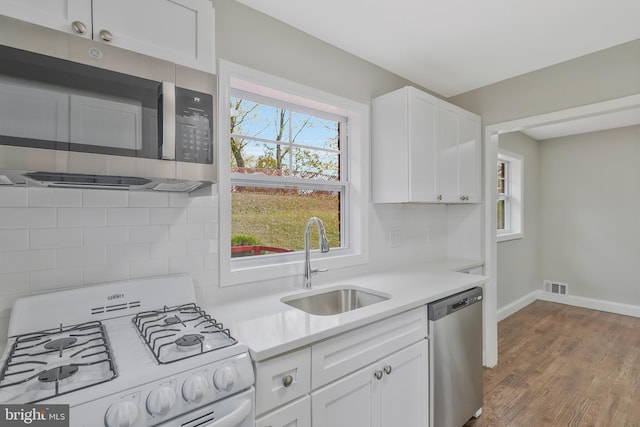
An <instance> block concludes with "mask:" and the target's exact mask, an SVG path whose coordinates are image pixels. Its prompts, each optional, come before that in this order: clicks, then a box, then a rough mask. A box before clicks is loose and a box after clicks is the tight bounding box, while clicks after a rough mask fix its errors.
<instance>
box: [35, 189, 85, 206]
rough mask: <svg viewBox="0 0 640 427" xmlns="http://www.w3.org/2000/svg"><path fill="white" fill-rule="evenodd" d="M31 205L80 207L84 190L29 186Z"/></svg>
mask: <svg viewBox="0 0 640 427" xmlns="http://www.w3.org/2000/svg"><path fill="white" fill-rule="evenodd" d="M28 196H29V206H32V207H34V206H40V207H62V206H66V207H80V206H82V190H78V189H71V188H29V192H28Z"/></svg>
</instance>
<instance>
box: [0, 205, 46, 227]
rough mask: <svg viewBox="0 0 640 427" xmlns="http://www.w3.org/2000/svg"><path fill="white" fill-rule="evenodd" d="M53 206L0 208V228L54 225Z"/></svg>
mask: <svg viewBox="0 0 640 427" xmlns="http://www.w3.org/2000/svg"><path fill="white" fill-rule="evenodd" d="M56 218H57V215H56V209H55V208H0V228H1V229H11V228H41V227H55V226H56Z"/></svg>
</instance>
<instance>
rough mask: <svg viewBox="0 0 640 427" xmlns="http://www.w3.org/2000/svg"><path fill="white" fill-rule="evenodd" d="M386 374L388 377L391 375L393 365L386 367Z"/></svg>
mask: <svg viewBox="0 0 640 427" xmlns="http://www.w3.org/2000/svg"><path fill="white" fill-rule="evenodd" d="M384 373H385V374H387V375H389V374H390V373H391V365H387V366H385V367H384Z"/></svg>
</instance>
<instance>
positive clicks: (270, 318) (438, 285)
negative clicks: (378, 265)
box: [206, 260, 487, 361]
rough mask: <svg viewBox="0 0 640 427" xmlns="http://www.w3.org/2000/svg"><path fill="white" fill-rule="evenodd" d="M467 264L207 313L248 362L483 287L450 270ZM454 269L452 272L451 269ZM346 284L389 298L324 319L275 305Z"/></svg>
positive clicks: (448, 263) (449, 263) (447, 263)
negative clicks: (244, 348)
mask: <svg viewBox="0 0 640 427" xmlns="http://www.w3.org/2000/svg"><path fill="white" fill-rule="evenodd" d="M481 264H482V263H481V262H477V261H470V260H444V261H442V262H433V263H429V264H424V265H419V266H404V267H402V268H397V269H393V270H389V271H386V272H383V273H376V274H371V275H366V276H361V277H357V278H352V279H348V280H344V281H339V282H335V283H331V284H326V285H322V286H314V288H313V289H312V290H305V289H296V290H289V291H287V292H284V293H278V294H271V295H267V296H260V297H256V298H252V299H244V300H242V301H238V302H233V303H226V304H224V305H217V306H216V305H212V306H210V307H206V310H207V311H208V312H212V313H215V316H216V317H217V318H218V319H219V320H222V321H223V322H224V325H225V327H227V328H229V329H230V330H231V334H232V336H234V337H235V338H237V339H238V340H239V341H240V342H242V343H243V344H246V345H247V346H248V347H249V348H250V352H251V356H252V357H253V360H254V361H261V360H265V359H268V358H270V357H273V356H277V355H279V354H282V353H285V352H288V351H291V350H294V349H296V348H299V347H303V346H306V345H309V344H311V343H313V342H316V341H320V340H323V339H326V338H329V337H331V336H334V335H337V334H339V333H342V332H346V331H348V330H351V329H354V328H357V327H360V326H363V325H366V324H368V323H371V322H375V321H377V320H380V319H384V318H386V317H389V316H393V315H395V314H399V313H402V312H404V311H407V310H411V309H412V308H415V307H419V306H421V305H424V304H427V303H429V302H432V301H435V300H438V299H440V298H444V297H446V296H448V295H451V294H454V293H457V292H461V291H464V290H466V289H469V288H472V287H474V286H478V285H481V284H483V283H484V282H485V281H486V280H487V277H485V276H479V275H474V274H465V273H458V272H456V271H460V270H465V269H467V268H471V267H475V266H478V265H481ZM451 270H455V271H451ZM344 285H351V286H356V287H360V288H365V289H371V290H373V291H376V292H378V293H384V294H387V295H389V296H391V298H390V299H388V300H386V301H382V302H378V303H375V304H372V305H369V306H366V307H362V308H359V309H357V310H353V311H349V312H346V313H342V314H336V315H330V316H318V315H313V314H307V313H305V312H303V311H301V310H298V309H295V308H293V307H290V306H289V305H287V304H284V303H283V302H281V301H280V299H281V298H282V297H285V296H290V295H295V294H305V293H311V292H314V293H319V292H322V291H325V290H328V289H330V288H334V287H336V286H338V287H339V286H344Z"/></svg>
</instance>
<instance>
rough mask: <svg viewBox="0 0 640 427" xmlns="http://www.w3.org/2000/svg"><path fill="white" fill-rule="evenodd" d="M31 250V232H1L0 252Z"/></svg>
mask: <svg viewBox="0 0 640 427" xmlns="http://www.w3.org/2000/svg"><path fill="white" fill-rule="evenodd" d="M27 249H29V230H0V252H8V251H24V250H27Z"/></svg>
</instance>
